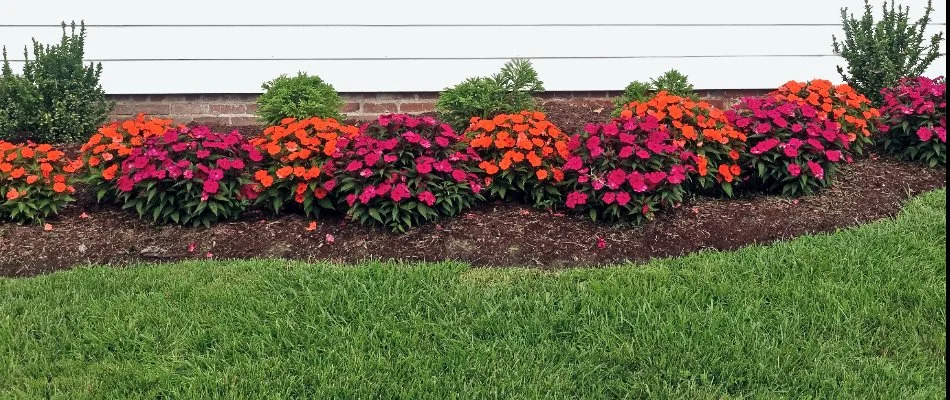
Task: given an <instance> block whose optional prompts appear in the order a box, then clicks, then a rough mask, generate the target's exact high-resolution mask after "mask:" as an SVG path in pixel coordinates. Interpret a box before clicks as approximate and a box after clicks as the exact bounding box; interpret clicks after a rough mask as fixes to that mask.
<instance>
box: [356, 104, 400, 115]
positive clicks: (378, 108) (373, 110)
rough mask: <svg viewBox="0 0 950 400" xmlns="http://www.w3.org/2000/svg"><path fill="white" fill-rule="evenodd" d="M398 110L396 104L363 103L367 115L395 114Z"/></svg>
mask: <svg viewBox="0 0 950 400" xmlns="http://www.w3.org/2000/svg"><path fill="white" fill-rule="evenodd" d="M398 110H399V106H397V105H396V103H363V113H366V114H385V113H394V112H397V111H398Z"/></svg>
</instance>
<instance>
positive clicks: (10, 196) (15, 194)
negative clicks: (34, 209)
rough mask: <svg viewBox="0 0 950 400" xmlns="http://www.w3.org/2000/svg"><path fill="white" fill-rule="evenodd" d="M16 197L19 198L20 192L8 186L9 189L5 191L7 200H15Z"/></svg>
mask: <svg viewBox="0 0 950 400" xmlns="http://www.w3.org/2000/svg"><path fill="white" fill-rule="evenodd" d="M18 198H20V192H17V190H16V189H14V188H10V190H8V191H7V200H16V199H18Z"/></svg>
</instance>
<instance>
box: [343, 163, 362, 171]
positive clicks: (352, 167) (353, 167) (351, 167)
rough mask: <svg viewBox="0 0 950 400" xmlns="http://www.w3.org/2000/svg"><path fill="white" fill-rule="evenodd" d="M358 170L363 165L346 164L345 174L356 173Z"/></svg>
mask: <svg viewBox="0 0 950 400" xmlns="http://www.w3.org/2000/svg"><path fill="white" fill-rule="evenodd" d="M360 168H363V163H361V162H359V161H351V162H350V163H349V164H347V166H346V171H347V172H353V171H356V170H358V169H360Z"/></svg>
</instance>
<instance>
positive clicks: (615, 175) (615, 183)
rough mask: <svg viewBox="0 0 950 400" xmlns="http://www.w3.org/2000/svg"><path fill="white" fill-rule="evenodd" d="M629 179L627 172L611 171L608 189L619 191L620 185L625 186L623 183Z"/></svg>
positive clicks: (620, 170)
mask: <svg viewBox="0 0 950 400" xmlns="http://www.w3.org/2000/svg"><path fill="white" fill-rule="evenodd" d="M626 179H627V171H624V170H622V169H615V170H613V171H610V173H608V174H607V187H609V188H611V189H618V188H620V185H623V182H624V181H625V180H626Z"/></svg>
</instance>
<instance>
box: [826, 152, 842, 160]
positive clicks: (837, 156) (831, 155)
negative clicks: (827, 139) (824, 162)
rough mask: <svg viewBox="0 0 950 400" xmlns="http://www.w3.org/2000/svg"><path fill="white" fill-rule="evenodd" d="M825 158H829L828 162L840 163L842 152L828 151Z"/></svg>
mask: <svg viewBox="0 0 950 400" xmlns="http://www.w3.org/2000/svg"><path fill="white" fill-rule="evenodd" d="M825 157H827V158H828V161H831V162H839V161H841V152H840V151H838V150H828V151H826V152H825Z"/></svg>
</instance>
